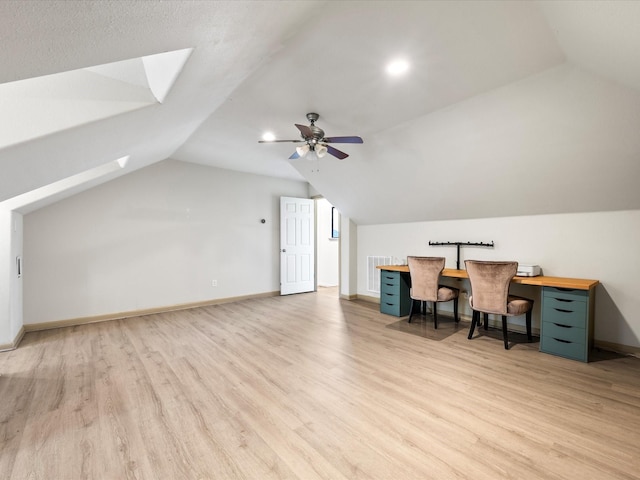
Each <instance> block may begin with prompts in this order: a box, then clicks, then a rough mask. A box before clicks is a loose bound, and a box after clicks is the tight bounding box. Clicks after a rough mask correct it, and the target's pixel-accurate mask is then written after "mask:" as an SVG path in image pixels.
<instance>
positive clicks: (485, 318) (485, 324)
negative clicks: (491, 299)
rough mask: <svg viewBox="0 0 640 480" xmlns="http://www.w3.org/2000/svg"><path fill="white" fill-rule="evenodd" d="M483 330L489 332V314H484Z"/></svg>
mask: <svg viewBox="0 0 640 480" xmlns="http://www.w3.org/2000/svg"><path fill="white" fill-rule="evenodd" d="M484 329H485V330H489V314H488V313H485V314H484Z"/></svg>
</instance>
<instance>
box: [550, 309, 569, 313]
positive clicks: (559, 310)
mask: <svg viewBox="0 0 640 480" xmlns="http://www.w3.org/2000/svg"><path fill="white" fill-rule="evenodd" d="M554 310H555V311H556V312H562V313H573V310H564V309H562V308H554Z"/></svg>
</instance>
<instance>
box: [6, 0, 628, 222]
mask: <svg viewBox="0 0 640 480" xmlns="http://www.w3.org/2000/svg"><path fill="white" fill-rule="evenodd" d="M637 25H640V2H633V1H628V2H627V1H594V0H587V1H562V0H559V1H511V2H507V1H496V2H492V1H459V2H458V1H413V2H402V1H380V2H377V1H369V2H362V1H353V2H350V1H341V2H335V1H305V2H303V1H295V0H294V1H269V0H265V1H245V2H243V1H229V2H222V1H202V2H200V1H165V2H155V1H130V2H121V1H103V0H100V1H95V2H94V1H80V2H74V1H59V2H58V1H50V2H23V1H6V0H5V1H3V2H0V27H1V28H0V66H1V68H0V83H6V82H15V81H17V80H25V79H29V78H34V77H41V76H44V75H51V74H54V73H59V72H65V71H71V70H77V69H81V68H86V67H93V66H96V65H101V64H107V63H112V62H119V61H123V60H128V59H133V58H137V57H145V56H149V55H155V54H158V53H163V52H168V51H177V50H183V49H189V48H193V50H192V52H191V53H190V55H189V57H188V59H187V61H186V63H185V64H184V67H183V69H182V71H181V73H180V74H179V76H178V77H177V79H176V80H175V82H174V84H173V86H172V88H171V90H170V91H169V93H168V94H167V95H166V98H164V100H163V102H162V103H158V102H155V103H153V102H152V103H151V104H150V105H143V106H141V107H140V108H136V109H134V110H132V111H128V112H125V113H119V114H117V115H112V116H110V117H108V118H102V119H93V120H92V121H90V122H89V123H86V124H82V125H76V126H73V127H70V128H66V129H64V130H60V131H57V132H54V133H49V134H47V135H45V136H41V137H37V138H32V139H30V140H26V141H21V142H20V143H16V144H13V145H9V146H5V147H4V148H1V149H0V171H1V172H2V174H1V175H0V201H2V200H7V199H10V198H12V197H15V196H17V195H20V194H24V193H26V192H30V191H33V190H36V189H39V188H41V187H44V186H46V185H50V184H54V183H56V182H59V181H61V180H63V179H67V178H69V177H74V176H77V175H79V174H82V173H83V172H91V171H95V169H96V168H100V167H102V166H104V165H107V164H110V163H111V162H113V161H114V160H116V159H119V158H122V157H125V156H127V155H128V156H129V162H128V163H127V165H126V167H125V168H109V169H107V170H105V172H106V173H105V174H104V175H101V176H96V175H93V176H88V177H87V181H86V182H84V183H82V184H80V185H76V184H74V185H73V187H70V188H69V189H68V190H67V191H66V192H65V193H60V192H58V193H57V194H56V195H55V196H53V197H51V198H50V200H51V201H53V200H56V199H57V198H61V196H63V195H68V194H72V193H74V192H78V191H81V190H82V189H86V188H90V187H91V186H93V185H95V184H97V183H99V182H103V181H106V180H108V179H111V178H115V177H117V176H118V175H125V174H127V173H129V172H131V171H132V170H135V169H139V168H142V167H145V166H147V165H150V164H152V163H154V162H158V161H162V160H164V159H167V158H174V159H177V160H181V161H185V162H195V163H200V164H204V165H210V166H215V167H221V168H227V169H234V170H240V171H245V172H252V173H258V174H262V175H270V176H278V177H285V178H291V179H298V180H306V181H308V182H309V183H310V184H311V185H312V186H313V187H314V189H315V190H317V191H319V192H320V193H322V194H323V195H324V196H325V197H326V198H327V199H328V200H329V201H330V202H331V203H332V204H334V205H335V206H337V207H338V208H339V209H340V210H341V212H342V213H343V214H345V215H347V216H349V217H351V218H353V219H354V220H355V221H356V222H357V223H360V224H372V223H388V222H408V221H423V220H441V219H456V218H483V217H494V216H512V215H531V214H546V213H565V212H586V211H603V210H625V209H638V208H640V189H638V188H637V185H636V184H637V181H638V180H639V179H640V135H638V132H639V131H640V62H638V61H637V56H638V52H639V51H640V29H638V28H637ZM398 57H402V58H404V59H406V60H407V61H408V62H409V64H410V68H409V70H408V72H407V74H406V75H405V76H401V77H389V76H388V75H387V74H386V73H385V65H386V64H387V62H389V61H390V60H392V59H394V58H398ZM44 95H46V92H43V96H44ZM70 96H72V94H70ZM57 100H60V101H62V102H64V100H65V99H57ZM67 100H69V101H71V100H75V99H73V98H69V99H67ZM105 101H109V99H108V98H107V99H106V100H105ZM5 106H6V105H5ZM2 107H3V100H2V98H1V97H0V127H1V126H2V125H5V126H7V125H11V122H12V121H15V119H12V118H11V117H10V116H9V115H7V113H6V112H7V111H8V109H6V108H2ZM72 108H73V103H69V112H70V114H71V112H72V111H73V110H72ZM307 112H317V113H319V114H320V119H319V120H318V122H317V125H318V126H320V127H321V128H322V129H324V131H325V132H326V134H327V136H343V135H359V136H361V137H362V138H363V139H364V144H362V145H357V144H344V145H339V146H338V145H336V146H337V147H338V148H340V149H341V150H343V151H345V152H346V153H348V154H349V157H348V158H346V159H345V160H338V159H336V158H334V157H332V156H330V155H328V156H326V157H324V158H322V159H320V160H308V159H299V160H289V159H288V157H289V156H290V155H291V154H292V153H293V151H294V147H295V144H293V143H275V144H259V143H258V140H260V138H261V136H262V134H263V133H264V132H265V131H271V132H273V133H274V134H275V135H276V137H277V138H281V139H296V138H298V135H299V132H298V130H297V129H296V128H295V127H294V124H295V123H300V124H307V123H308V122H307V120H306V118H305V114H306V113H307ZM3 115H4V117H3ZM34 116H37V114H36V113H34ZM61 124H64V122H63V121H62V119H61ZM5 130H6V128H5ZM309 157H310V158H314V155H309ZM76 178H77V177H76ZM40 204H41V203H38V205H40ZM28 210H29V208H28V206H27V207H26V209H25V211H28Z"/></svg>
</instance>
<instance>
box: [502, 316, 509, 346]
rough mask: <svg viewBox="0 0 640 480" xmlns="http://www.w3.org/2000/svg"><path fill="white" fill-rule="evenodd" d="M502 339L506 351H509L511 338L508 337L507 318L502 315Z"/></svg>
mask: <svg viewBox="0 0 640 480" xmlns="http://www.w3.org/2000/svg"><path fill="white" fill-rule="evenodd" d="M502 338H503V340H504V349H505V350H509V338H508V337H507V316H506V315H502Z"/></svg>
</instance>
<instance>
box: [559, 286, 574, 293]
mask: <svg viewBox="0 0 640 480" xmlns="http://www.w3.org/2000/svg"><path fill="white" fill-rule="evenodd" d="M555 289H556V290H560V291H561V292H573V290H574V289H573V288H563V287H555Z"/></svg>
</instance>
